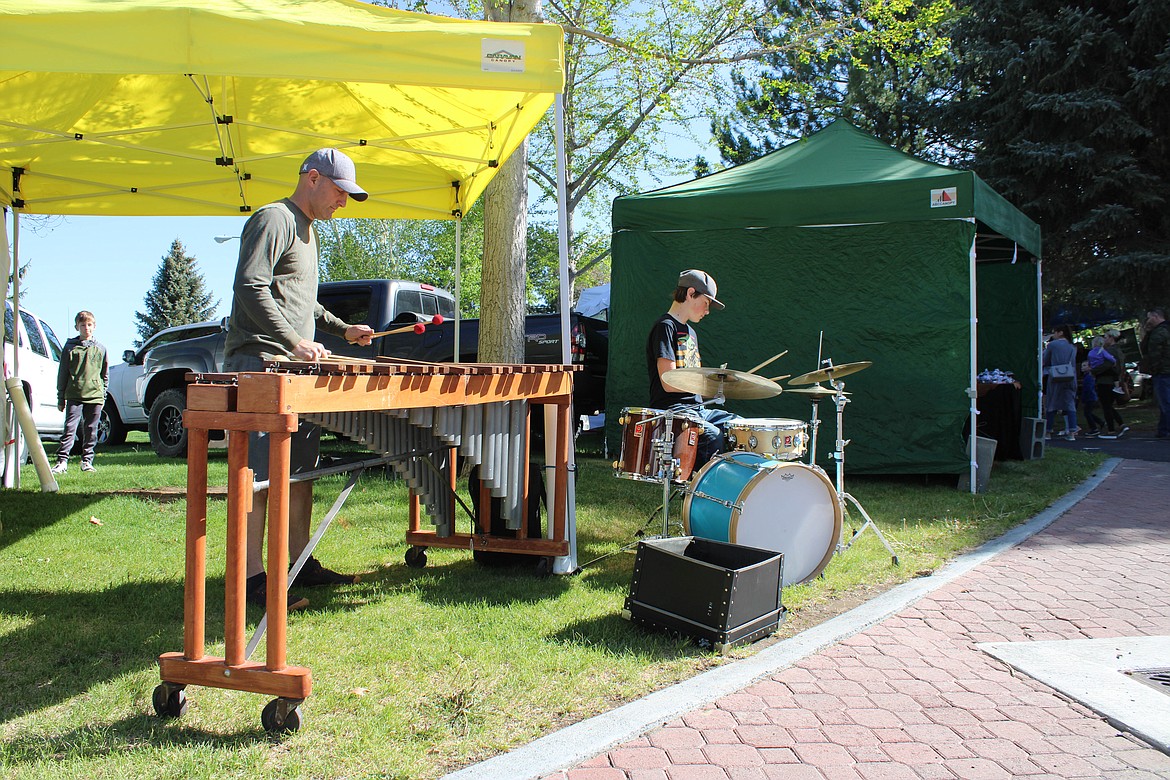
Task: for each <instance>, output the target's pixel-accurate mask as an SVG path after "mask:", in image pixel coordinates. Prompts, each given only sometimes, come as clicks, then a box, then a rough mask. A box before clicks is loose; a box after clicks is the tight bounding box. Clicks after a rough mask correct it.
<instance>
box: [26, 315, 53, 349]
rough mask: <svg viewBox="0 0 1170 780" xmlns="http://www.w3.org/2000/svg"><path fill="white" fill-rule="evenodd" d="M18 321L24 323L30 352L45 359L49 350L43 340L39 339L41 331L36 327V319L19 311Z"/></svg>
mask: <svg viewBox="0 0 1170 780" xmlns="http://www.w3.org/2000/svg"><path fill="white" fill-rule="evenodd" d="M20 319H21V321H23V322H24V332H25V333H27V334H28V343H29V346H30V347H32V351H33V352H35V353H37V354H38V355H40V356H41V357H46V358H47V357H48V356H49V348H48V347H46V346H45V340H44V339H43V338H42V337H41V329H40V328H38V327H37V318H36V317H34V316H32V315H31V314H29V313H28V312H27V311H24V310H23V309H21V311H20Z"/></svg>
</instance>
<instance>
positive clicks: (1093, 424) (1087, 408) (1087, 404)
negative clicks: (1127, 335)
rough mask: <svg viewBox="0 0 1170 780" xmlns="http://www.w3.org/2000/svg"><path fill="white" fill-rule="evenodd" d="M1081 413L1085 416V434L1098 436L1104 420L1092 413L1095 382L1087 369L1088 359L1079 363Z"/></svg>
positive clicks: (1095, 401) (1093, 409)
mask: <svg viewBox="0 0 1170 780" xmlns="http://www.w3.org/2000/svg"><path fill="white" fill-rule="evenodd" d="M1079 394H1080V397H1081V414H1083V415H1084V416H1085V429H1086V430H1085V435H1086V436H1098V435H1100V433H1101V428H1102V427H1103V426H1104V425H1105V421H1104V420H1102V419H1101V418H1100V417H1098V416H1097V415H1096V414H1094V411H1095V410H1096V408H1097V404H1098V400H1097V383H1096V381H1094V379H1093V372H1092V371H1091V370H1090V369H1089V361H1087V360H1086V361H1085V362H1083V363H1081V384H1080V393H1079Z"/></svg>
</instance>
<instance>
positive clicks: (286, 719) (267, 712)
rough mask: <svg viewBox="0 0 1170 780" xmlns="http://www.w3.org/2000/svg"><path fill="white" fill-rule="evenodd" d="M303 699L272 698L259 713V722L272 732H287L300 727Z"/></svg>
mask: <svg viewBox="0 0 1170 780" xmlns="http://www.w3.org/2000/svg"><path fill="white" fill-rule="evenodd" d="M302 701H303V699H273V700H272V701H270V702H268V704H266V705H265V706H264V711H263V712H261V713H260V724H261V725H262V726H264V730H265V731H267V732H270V733H273V734H288V733H291V732H293V731H297V730H298V729H300V727H301V702H302Z"/></svg>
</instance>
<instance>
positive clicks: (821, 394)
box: [784, 385, 852, 400]
mask: <svg viewBox="0 0 1170 780" xmlns="http://www.w3.org/2000/svg"><path fill="white" fill-rule="evenodd" d="M784 392H786V393H802V394H803V395H811V396H812V397H813V398H815V399H817V400H820V399H822V398H828V397H829V396H833V395H836V394H837V391H836V390H834V389H833V388H831V387H825V386H824V385H813V386H812V387H790V388H788V389H787V390H785V391H784ZM841 395H852V393H849V392H846V391H842V392H841Z"/></svg>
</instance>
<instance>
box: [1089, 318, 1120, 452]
mask: <svg viewBox="0 0 1170 780" xmlns="http://www.w3.org/2000/svg"><path fill="white" fill-rule="evenodd" d="M1109 341H1111V339H1109V338H1107V337H1105V336H1097V337H1095V338H1094V339H1093V348H1092V349H1091V350H1089V356H1088V363H1089V370H1090V371H1091V372H1093V381H1094V382H1095V383H1096V385H1097V388H1096V390H1097V400H1099V401H1100V402H1101V413H1102V415H1104V417H1105V427H1106V428H1107V429H1108V430H1107V431H1106V432H1105V433H1103V434H1101V438H1102V439H1118V438H1120V437H1122V436H1124V435H1125V434H1126V433H1128V432H1129V426H1128V425H1126V424H1125V421H1124V420H1122V419H1121V413H1120V412H1118V411H1117V408H1116V403H1117V398H1118V396H1119V393H1115V392H1114V390H1116V389H1119V388H1120V382H1121V375H1122V374H1123V373H1125V363H1124V358H1123V357H1121V350H1120V349H1118V348H1117V346H1116V344H1114V345H1113V349H1110V348H1109ZM1122 392H1123V393H1124V390H1123V391H1122Z"/></svg>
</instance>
